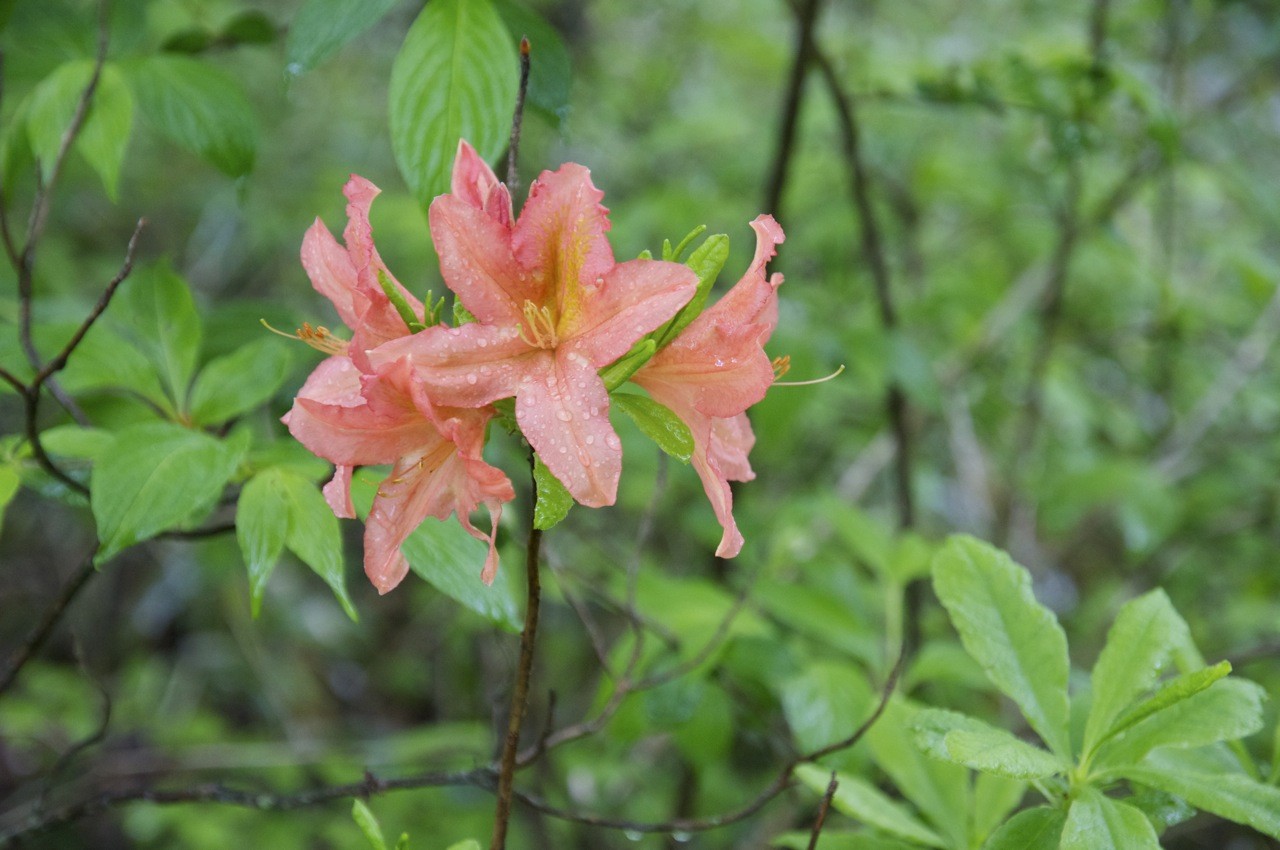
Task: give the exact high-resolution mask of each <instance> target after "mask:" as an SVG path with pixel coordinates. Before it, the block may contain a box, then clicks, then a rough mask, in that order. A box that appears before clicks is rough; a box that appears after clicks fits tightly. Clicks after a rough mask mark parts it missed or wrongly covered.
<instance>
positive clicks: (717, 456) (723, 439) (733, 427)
mask: <svg viewBox="0 0 1280 850" xmlns="http://www.w3.org/2000/svg"><path fill="white" fill-rule="evenodd" d="M755 444H756V435H755V433H754V432H753V431H752V430H751V422H750V421H748V419H747V414H745V413H740V414H738V415H737V416H734V417H731V418H729V419H712V420H711V439H710V441H709V442H708V444H707V459H708V460H709V461H711V462H712V463H714V464H715V466H716V468H717V469H719V470H720V472H721V473H722V474H723V475H724V477H725V478H727V479H729V480H730V481H751V480H753V479H754V478H755V477H756V473H755V470H753V469H752V468H751V463H750V462H749V461H748V460H747V455H748V454H750V453H751V449H752V447H754V446H755Z"/></svg>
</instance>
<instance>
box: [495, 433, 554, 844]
mask: <svg viewBox="0 0 1280 850" xmlns="http://www.w3.org/2000/svg"><path fill="white" fill-rule="evenodd" d="M533 467H534V459H533V454H532V452H530V454H529V481H530V484H531V487H532V490H531V496H530V498H531V504H530V505H529V543H528V546H527V547H526V548H525V579H526V582H527V585H526V586H527V588H528V591H529V592H528V600H527V601H526V602H525V608H524V629H523V630H522V631H521V632H520V660H519V662H518V665H517V667H516V684H515V690H514V692H513V693H512V694H511V713H510V714H509V715H508V717H507V734H506V738H505V740H504V741H503V745H502V759H501V763H500V767H499V769H498V806H497V811H496V813H495V815H494V820H493V839H492V841H490V843H489V847H490V850H504V848H505V847H506V846H507V825H508V822H509V821H510V820H511V799H512V792H513V790H514V784H515V775H516V755H517V753H518V752H519V749H520V725H521V724H522V723H523V722H524V715H525V712H526V711H527V710H528V708H529V677H530V673H531V672H532V671H533V648H534V642H535V640H536V639H537V636H538V609H539V608H540V607H541V601H542V585H541V579H540V576H539V570H540V564H539V557H538V553H539V550H540V548H541V546H542V531H541V530H540V529H539V528H538V527H537V526H536V525H535V524H534V519H533V518H534V514H535V511H534V506H535V505H536V504H537V502H538V481H537V478H536V477H535V476H534V474H533Z"/></svg>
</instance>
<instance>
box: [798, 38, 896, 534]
mask: <svg viewBox="0 0 1280 850" xmlns="http://www.w3.org/2000/svg"><path fill="white" fill-rule="evenodd" d="M814 59H815V61H816V62H817V63H818V67H819V69H820V70H821V71H822V77H823V79H824V80H825V81H826V84H827V89H828V91H829V92H830V93H831V99H832V101H834V103H835V107H836V112H837V114H838V115H839V117H840V137H841V143H842V152H843V154H844V159H845V164H846V166H847V167H848V169H849V190H850V193H851V194H852V196H853V202H854V206H855V207H856V208H857V211H858V233H859V241H860V246H861V253H862V257H863V259H864V260H865V261H866V262H867V265H868V266H870V268H871V280H872V283H873V285H874V287H875V296H876V306H877V308H878V309H879V312H880V326H881V328H882V329H883V330H884V332H885V333H886V334H890V335H892V334H894V333H896V332H897V330H898V311H897V308H896V306H895V304H894V300H893V291H892V289H891V287H890V280H889V264H888V261H887V260H886V259H885V257H886V254H885V249H884V238H883V236H882V235H881V231H880V223H879V219H878V218H877V217H876V212H875V208H874V206H873V204H872V201H871V177H870V173H869V171H868V169H867V164H866V161H865V159H864V158H863V155H862V142H861V130H860V127H859V124H858V113H857V105H856V104H855V103H854V100H853V98H852V97H851V96H850V95H849V93H848V92H846V91H845V89H844V87H843V86H842V85H841V84H840V79H839V77H838V76H837V74H836V70H835V68H834V66H832V64H831V61H830V59H828V58H827V56H826V55H824V54H823V53H822V51H820V50H815V51H814ZM884 404H885V413H886V415H887V416H888V419H889V425H890V427H891V428H892V430H893V436H894V443H895V448H896V453H895V460H894V477H895V479H896V483H897V497H898V524H899V526H900V527H902V528H913V527H914V526H915V524H916V501H915V487H914V485H913V483H912V455H913V448H912V438H911V425H910V421H909V420H910V411H909V410H908V404H907V396H906V393H905V392H904V391H903V388H902V385H901V384H900V383H899V382H898V381H897V380H896V379H891V380H890V381H889V385H888V387H887V388H886V390H885V400H884Z"/></svg>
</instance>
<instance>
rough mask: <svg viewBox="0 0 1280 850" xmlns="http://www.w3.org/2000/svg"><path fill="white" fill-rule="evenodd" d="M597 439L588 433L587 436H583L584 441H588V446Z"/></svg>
mask: <svg viewBox="0 0 1280 850" xmlns="http://www.w3.org/2000/svg"><path fill="white" fill-rule="evenodd" d="M595 441H596V438H595V436H594V435H592V434H588V435H587V436H585V437H583V438H582V442H584V443H586V444H587V445H588V446H589V445H591V444H592V443H594V442H595Z"/></svg>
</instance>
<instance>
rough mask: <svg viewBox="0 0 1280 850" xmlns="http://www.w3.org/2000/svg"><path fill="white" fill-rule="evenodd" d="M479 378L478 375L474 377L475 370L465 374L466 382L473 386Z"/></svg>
mask: <svg viewBox="0 0 1280 850" xmlns="http://www.w3.org/2000/svg"><path fill="white" fill-rule="evenodd" d="M479 380H480V379H479V378H478V377H476V373H475V372H471V373H470V374H468V375H467V383H468V384H471V385H472V386H475V384H476V382H477V381H479Z"/></svg>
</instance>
